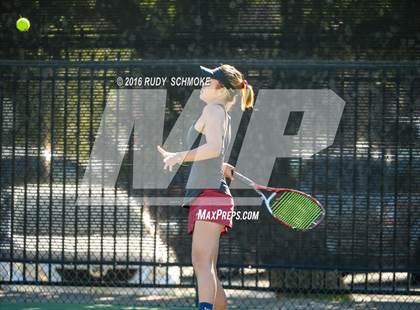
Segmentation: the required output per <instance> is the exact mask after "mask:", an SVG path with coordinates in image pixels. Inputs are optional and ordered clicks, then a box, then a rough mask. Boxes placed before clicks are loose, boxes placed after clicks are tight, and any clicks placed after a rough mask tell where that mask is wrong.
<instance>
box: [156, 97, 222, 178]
mask: <svg viewBox="0 0 420 310" xmlns="http://www.w3.org/2000/svg"><path fill="white" fill-rule="evenodd" d="M201 117H202V119H203V123H204V134H205V136H206V143H205V144H203V145H201V146H199V147H197V148H195V149H192V150H190V151H183V152H176V153H171V152H167V151H165V150H164V149H163V148H162V147H160V146H158V151H159V152H160V153H161V154H162V156H163V157H164V159H163V161H164V163H165V167H164V168H166V167H169V170H172V166H173V165H175V164H179V163H181V162H191V161H199V160H206V159H210V158H215V157H217V156H219V155H220V153H221V151H222V144H223V132H224V122H225V112H224V111H223V110H222V109H221V108H220V107H217V106H216V105H214V104H208V105H206V106H205V107H204V109H203V113H202V115H201Z"/></svg>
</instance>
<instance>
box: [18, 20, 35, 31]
mask: <svg viewBox="0 0 420 310" xmlns="http://www.w3.org/2000/svg"><path fill="white" fill-rule="evenodd" d="M29 27H31V23H30V22H29V19H27V18H25V17H21V18H19V19H18V20H17V21H16V28H17V29H18V30H19V31H28V30H29Z"/></svg>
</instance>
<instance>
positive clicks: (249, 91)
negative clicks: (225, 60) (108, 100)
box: [220, 64, 254, 111]
mask: <svg viewBox="0 0 420 310" xmlns="http://www.w3.org/2000/svg"><path fill="white" fill-rule="evenodd" d="M220 69H221V70H222V71H223V73H224V74H225V76H226V78H227V79H228V80H229V83H230V84H231V85H232V86H233V87H234V88H235V89H237V90H241V93H242V96H241V110H242V111H244V110H245V109H249V108H252V107H253V106H254V90H253V88H252V86H251V85H249V84H248V82H247V81H246V80H245V79H244V75H243V74H242V73H241V72H240V71H239V70H238V69H236V68H235V67H233V66H231V65H227V64H222V65H221V66H220ZM234 96H235V94H232V93H231V92H228V101H232V100H233V99H234Z"/></svg>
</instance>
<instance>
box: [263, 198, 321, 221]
mask: <svg viewBox="0 0 420 310" xmlns="http://www.w3.org/2000/svg"><path fill="white" fill-rule="evenodd" d="M270 208H271V211H272V212H273V214H274V215H275V216H276V217H277V218H278V219H279V220H281V221H282V222H284V223H285V224H287V225H290V226H291V227H293V228H298V229H308V228H309V227H311V225H312V224H313V223H314V221H315V220H316V219H317V218H318V217H319V215H320V214H321V212H322V211H321V208H320V207H319V206H318V205H317V204H316V203H315V202H314V201H312V200H311V199H309V198H307V197H306V196H304V195H302V194H299V193H295V192H285V193H283V194H282V195H281V196H280V198H279V199H277V200H276V201H274V202H273V203H272V204H271V205H270Z"/></svg>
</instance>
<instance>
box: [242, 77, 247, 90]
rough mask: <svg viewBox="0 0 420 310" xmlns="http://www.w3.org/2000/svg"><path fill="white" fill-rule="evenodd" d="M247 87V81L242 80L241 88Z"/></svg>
mask: <svg viewBox="0 0 420 310" xmlns="http://www.w3.org/2000/svg"><path fill="white" fill-rule="evenodd" d="M247 85H248V82H247V80H245V79H244V80H243V81H242V88H246V86H247Z"/></svg>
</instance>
